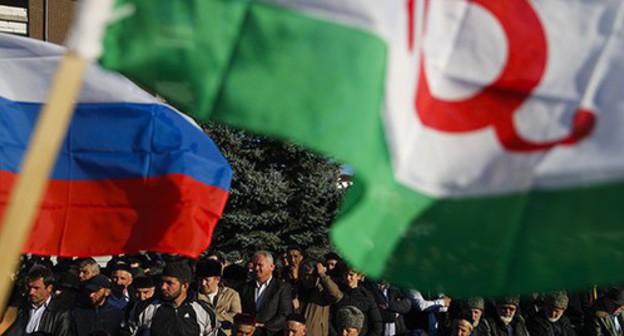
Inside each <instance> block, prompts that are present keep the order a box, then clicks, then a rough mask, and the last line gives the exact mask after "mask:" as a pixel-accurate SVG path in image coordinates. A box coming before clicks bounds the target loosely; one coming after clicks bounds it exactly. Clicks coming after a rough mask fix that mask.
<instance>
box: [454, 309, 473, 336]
mask: <svg viewBox="0 0 624 336" xmlns="http://www.w3.org/2000/svg"><path fill="white" fill-rule="evenodd" d="M473 324H474V321H473V320H472V316H471V315H470V314H465V315H463V316H459V317H458V318H456V319H455V320H453V323H452V324H451V336H470V334H471V333H472V330H473V329H474V327H473Z"/></svg>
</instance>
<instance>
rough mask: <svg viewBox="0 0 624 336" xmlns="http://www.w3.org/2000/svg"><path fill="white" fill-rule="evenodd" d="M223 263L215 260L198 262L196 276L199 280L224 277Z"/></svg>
mask: <svg viewBox="0 0 624 336" xmlns="http://www.w3.org/2000/svg"><path fill="white" fill-rule="evenodd" d="M222 267H223V266H221V263H220V262H218V261H216V260H213V259H204V260H200V261H199V262H197V265H196V266H195V274H196V275H197V277H198V278H205V277H215V276H222Z"/></svg>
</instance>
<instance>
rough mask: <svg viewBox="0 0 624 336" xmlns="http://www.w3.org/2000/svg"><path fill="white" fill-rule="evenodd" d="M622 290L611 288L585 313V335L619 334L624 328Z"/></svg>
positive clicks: (605, 335)
mask: <svg viewBox="0 0 624 336" xmlns="http://www.w3.org/2000/svg"><path fill="white" fill-rule="evenodd" d="M623 306H624V290H623V289H621V288H615V287H614V288H611V289H609V290H608V291H607V293H606V294H605V295H604V296H603V297H601V298H600V299H598V301H596V303H594V306H593V308H592V311H591V312H590V313H589V314H587V315H586V319H587V320H586V322H585V335H588V336H620V335H622V330H624V316H623V313H622V311H623V309H622V307H623Z"/></svg>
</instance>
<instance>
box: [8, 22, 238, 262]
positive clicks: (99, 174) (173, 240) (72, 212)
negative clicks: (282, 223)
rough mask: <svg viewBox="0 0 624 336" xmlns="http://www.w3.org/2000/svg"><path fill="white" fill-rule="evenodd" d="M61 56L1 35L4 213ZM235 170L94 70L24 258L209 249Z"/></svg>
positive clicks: (129, 86) (183, 123)
mask: <svg viewBox="0 0 624 336" xmlns="http://www.w3.org/2000/svg"><path fill="white" fill-rule="evenodd" d="M64 52H65V50H64V48H62V47H60V46H56V45H52V44H49V43H44V42H40V41H35V40H31V39H26V38H20V37H15V36H11V35H6V34H0V211H4V208H5V207H6V204H7V202H8V198H9V192H10V188H11V186H12V184H13V182H14V181H15V178H16V174H18V173H19V165H20V161H21V159H22V157H23V156H24V153H25V152H26V150H27V144H28V140H29V136H30V134H31V131H32V130H33V127H34V124H35V121H36V119H37V115H38V113H39V111H40V110H41V107H42V104H43V102H44V101H45V99H46V97H47V94H48V89H49V88H50V86H51V79H52V77H53V74H54V72H55V70H56V65H57V64H58V61H59V59H60V58H61V56H62V55H63V53H64ZM231 177H232V170H231V169H230V167H229V165H228V163H227V161H226V160H225V158H224V157H223V156H222V155H221V153H220V152H219V150H218V148H217V147H216V146H215V144H214V143H213V142H212V140H211V139H210V138H209V137H208V136H207V135H206V134H204V133H203V132H202V130H201V129H200V128H199V127H198V126H197V125H196V124H195V123H194V122H193V121H192V120H191V119H190V118H188V117H186V116H184V115H182V114H181V113H179V112H177V111H176V110H174V109H173V108H171V107H169V106H167V105H165V104H162V103H159V102H158V101H157V100H156V99H155V98H154V97H152V96H151V95H150V94H148V93H146V92H145V91H143V90H141V89H140V88H138V87H137V86H135V85H134V84H133V83H131V82H130V81H129V80H127V79H125V78H123V77H122V76H120V75H117V74H113V73H108V72H105V71H103V70H101V69H100V68H98V67H97V66H91V67H90V68H89V69H88V71H87V74H86V76H85V83H84V86H83V89H82V92H81V96H80V99H79V102H78V104H77V107H76V111H75V115H74V118H73V120H72V123H71V125H70V128H69V131H68V134H67V137H66V139H65V142H64V144H63V145H62V149H61V153H60V154H59V157H58V159H57V162H56V165H55V167H54V171H53V173H52V176H51V177H50V182H49V186H48V189H47V192H46V195H45V197H44V201H43V205H42V208H41V211H40V213H39V215H38V218H37V221H36V224H35V226H34V229H33V231H32V233H31V235H30V239H29V241H28V243H27V245H26V247H25V249H24V252H25V253H35V254H42V255H59V256H91V255H108V254H120V253H136V252H138V251H142V250H151V251H161V252H168V253H176V254H182V255H188V256H197V255H199V254H200V253H201V252H202V251H203V250H204V249H205V248H206V247H208V245H209V243H210V241H211V238H212V233H213V231H214V228H215V226H216V223H217V221H218V220H219V218H220V217H221V213H222V211H223V209H224V207H225V203H226V200H227V197H228V190H229V187H230V181H231Z"/></svg>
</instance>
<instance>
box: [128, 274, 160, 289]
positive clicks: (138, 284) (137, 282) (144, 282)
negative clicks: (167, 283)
mask: <svg viewBox="0 0 624 336" xmlns="http://www.w3.org/2000/svg"><path fill="white" fill-rule="evenodd" d="M132 287H134V288H152V287H156V284H155V283H154V280H152V278H150V277H147V276H140V277H137V278H136V279H134V280H133V281H132Z"/></svg>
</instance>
